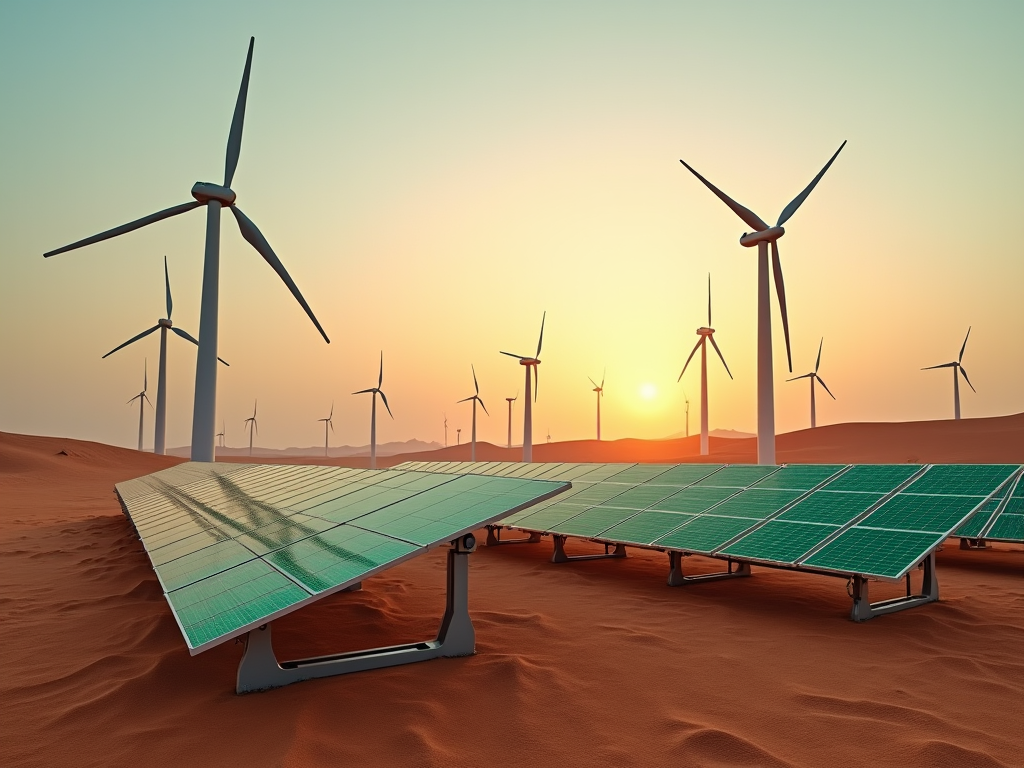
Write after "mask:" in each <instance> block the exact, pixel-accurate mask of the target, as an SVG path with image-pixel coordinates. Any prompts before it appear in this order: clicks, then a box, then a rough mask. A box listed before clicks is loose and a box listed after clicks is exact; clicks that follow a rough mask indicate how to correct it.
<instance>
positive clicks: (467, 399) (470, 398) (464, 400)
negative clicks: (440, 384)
mask: <svg viewBox="0 0 1024 768" xmlns="http://www.w3.org/2000/svg"><path fill="white" fill-rule="evenodd" d="M473 399H474V398H473V396H472V395H470V396H469V397H464V398H462V399H461V400H456V401H455V402H456V403H468V402H469V401H470V400H473Z"/></svg>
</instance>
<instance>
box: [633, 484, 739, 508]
mask: <svg viewBox="0 0 1024 768" xmlns="http://www.w3.org/2000/svg"><path fill="white" fill-rule="evenodd" d="M736 490H737V489H735V488H706V487H702V486H696V485H695V486H690V487H689V488H683V489H682V490H681V491H677V492H676V493H674V494H672V495H671V496H669V497H668V498H666V499H663V500H662V501H659V502H658V503H657V504H655V505H653V507H652V509H658V510H661V511H663V512H688V513H690V514H699V513H701V512H704V511H705V510H707V509H710V508H711V507H713V506H714V505H715V504H718V503H719V502H721V501H724V500H725V499H727V498H729V497H730V496H732V495H733V494H735V493H736Z"/></svg>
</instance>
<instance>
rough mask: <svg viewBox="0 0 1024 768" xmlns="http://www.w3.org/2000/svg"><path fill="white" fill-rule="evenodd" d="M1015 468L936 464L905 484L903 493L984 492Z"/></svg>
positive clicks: (970, 494)
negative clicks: (911, 481)
mask: <svg viewBox="0 0 1024 768" xmlns="http://www.w3.org/2000/svg"><path fill="white" fill-rule="evenodd" d="M1016 469H1017V465H1009V464H939V465H936V466H933V467H929V468H928V471H927V472H925V473H924V475H923V476H922V477H920V478H918V479H917V480H915V481H914V482H913V483H911V484H910V485H909V486H908V487H907V488H906V491H907V493H937V494H943V495H948V494H956V495H960V496H988V495H989V494H990V493H992V491H993V490H995V488H996V487H997V486H998V485H999V484H1000V483H1002V482H1003V481H1004V480H1006V479H1007V478H1008V477H1009V476H1010V475H1011V474H1013V472H1014V471H1015V470H1016Z"/></svg>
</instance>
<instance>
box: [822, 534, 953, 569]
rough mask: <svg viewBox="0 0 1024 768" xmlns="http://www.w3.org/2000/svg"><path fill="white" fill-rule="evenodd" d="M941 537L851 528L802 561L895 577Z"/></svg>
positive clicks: (940, 539) (937, 542)
mask: <svg viewBox="0 0 1024 768" xmlns="http://www.w3.org/2000/svg"><path fill="white" fill-rule="evenodd" d="M944 538H945V536H942V535H936V534H934V533H911V532H906V531H886V530H879V529H874V528H850V529H849V530H847V531H844V532H843V533H841V534H840V535H839V536H838V537H837V538H836V539H835V540H834V541H832V542H830V543H828V544H826V545H825V546H824V547H823V548H822V549H821V550H819V551H818V552H816V553H815V554H813V555H811V556H810V557H809V558H807V559H806V560H804V561H803V563H802V564H803V565H807V566H811V567H816V568H827V569H829V570H833V571H841V572H843V573H850V574H855V573H857V574H864V575H868V576H881V577H883V578H889V579H895V578H899V577H901V576H902V575H903V574H904V573H906V572H907V571H908V570H910V569H911V568H912V567H914V565H916V564H917V563H918V562H919V561H920V560H921V559H922V558H923V557H924V556H925V555H926V554H927V553H928V552H929V551H930V550H931V549H933V548H934V547H935V546H936V545H938V544H940V543H941V542H942V540H943V539H944Z"/></svg>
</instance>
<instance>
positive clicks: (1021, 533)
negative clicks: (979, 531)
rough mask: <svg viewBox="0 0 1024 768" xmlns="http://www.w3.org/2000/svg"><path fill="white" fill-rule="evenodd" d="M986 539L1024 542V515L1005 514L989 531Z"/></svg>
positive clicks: (997, 519)
mask: <svg viewBox="0 0 1024 768" xmlns="http://www.w3.org/2000/svg"><path fill="white" fill-rule="evenodd" d="M985 538H987V539H999V540H1002V541H1015V542H1016V541H1024V515H1018V514H1007V513H1006V512H1004V513H1003V514H1001V515H1000V516H999V517H998V518H996V521H995V523H993V524H992V527H991V528H990V529H989V531H988V533H987V534H986V536H985Z"/></svg>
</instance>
